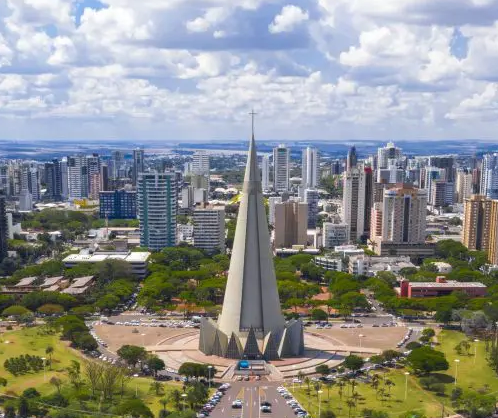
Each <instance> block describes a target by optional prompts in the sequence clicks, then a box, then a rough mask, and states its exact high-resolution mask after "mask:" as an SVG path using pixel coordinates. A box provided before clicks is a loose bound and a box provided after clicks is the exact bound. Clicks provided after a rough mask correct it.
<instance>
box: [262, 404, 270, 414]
mask: <svg viewBox="0 0 498 418" xmlns="http://www.w3.org/2000/svg"><path fill="white" fill-rule="evenodd" d="M261 412H263V413H265V414H270V413H271V407H270V406H262V407H261Z"/></svg>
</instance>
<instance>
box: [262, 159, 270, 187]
mask: <svg viewBox="0 0 498 418" xmlns="http://www.w3.org/2000/svg"><path fill="white" fill-rule="evenodd" d="M261 186H262V187H263V190H269V189H270V157H269V156H268V155H263V158H262V160H261Z"/></svg>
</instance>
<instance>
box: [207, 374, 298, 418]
mask: <svg viewBox="0 0 498 418" xmlns="http://www.w3.org/2000/svg"><path fill="white" fill-rule="evenodd" d="M278 386H279V384H278V383H274V382H271V383H270V382H264V381H259V382H233V383H232V387H231V388H230V389H229V390H228V391H227V392H226V393H225V396H223V397H222V398H221V401H220V403H219V404H218V405H217V406H216V408H215V409H214V410H213V411H212V412H211V414H210V415H209V416H210V417H212V418H292V417H294V416H295V415H294V411H293V410H292V408H291V407H290V406H288V405H287V404H286V403H285V399H284V398H283V397H282V396H281V395H280V394H279V393H278V392H277V387H278ZM235 399H240V400H241V401H242V403H243V407H242V409H236V408H232V402H233V401H234V400H235ZM263 401H268V402H271V409H272V411H271V412H270V413H263V412H260V410H259V405H260V402H263Z"/></svg>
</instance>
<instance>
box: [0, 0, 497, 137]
mask: <svg viewBox="0 0 498 418" xmlns="http://www.w3.org/2000/svg"><path fill="white" fill-rule="evenodd" d="M453 6H454V9H452V11H451V13H448V10H447V2H446V1H443V0H437V1H432V2H417V1H415V0H403V1H401V2H400V1H395V0H383V1H382V2H381V3H380V2H377V1H366V0H356V1H354V2H346V1H344V0H341V1H334V2H333V1H330V0H320V1H318V2H316V1H311V0H304V1H299V2H292V1H282V0H272V1H269V0H238V1H222V0H217V1H213V0H209V1H208V0H192V1H189V2H186V1H180V0H175V1H168V2H164V1H153V0H150V1H147V2H145V3H144V4H138V3H136V2H135V1H132V0H121V1H119V2H118V1H116V0H102V1H99V0H82V1H77V2H76V1H69V0H53V1H51V2H47V1H37V2H33V1H16V2H14V1H12V0H8V1H7V3H6V6H5V7H2V8H0V20H1V21H2V23H3V25H1V26H2V29H1V30H0V69H1V70H0V73H1V75H0V97H1V98H2V103H4V105H3V106H2V110H1V111H0V120H1V121H2V137H4V138H6V139H26V140H32V141H34V140H41V139H53V140H54V141H57V140H59V141H60V140H63V139H68V138H70V139H75V140H77V139H88V138H91V139H105V140H112V139H118V138H127V139H132V138H145V139H144V140H160V139H164V140H171V139H179V140H192V139H204V140H208V139H211V138H220V139H224V140H227V139H234V138H237V137H238V136H239V132H241V131H243V127H244V126H245V116H244V115H245V111H246V110H248V109H250V108H251V107H254V108H255V110H256V111H257V112H258V113H260V121H259V129H260V130H261V131H262V132H265V137H269V138H274V139H275V140H281V139H290V140H296V139H306V138H320V139H324V140H326V139H330V140H339V139H342V138H349V139H352V140H355V139H362V138H372V139H382V140H384V141H387V140H390V139H394V140H397V138H396V137H397V136H398V135H399V132H403V136H404V138H406V139H414V138H421V139H433V140H443V139H450V138H461V139H465V138H475V137H477V138H483V139H492V138H493V137H494V132H495V129H494V116H495V113H496V110H495V109H496V105H497V96H498V87H497V84H496V82H495V77H494V73H493V71H492V70H491V69H492V68H494V62H495V60H496V58H497V53H496V51H495V50H493V49H491V48H490V47H489V46H488V45H491V44H492V43H493V36H494V31H495V27H494V25H493V22H494V21H495V19H496V18H497V17H498V16H497V15H498V8H497V7H496V1H494V0H490V1H487V2H477V1H463V0H459V1H456V2H454V4H453ZM102 40H105V41H102Z"/></svg>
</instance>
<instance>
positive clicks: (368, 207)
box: [363, 167, 374, 237]
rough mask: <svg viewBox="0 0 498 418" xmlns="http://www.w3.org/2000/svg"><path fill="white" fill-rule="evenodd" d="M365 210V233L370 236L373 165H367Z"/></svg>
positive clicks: (365, 169)
mask: <svg viewBox="0 0 498 418" xmlns="http://www.w3.org/2000/svg"><path fill="white" fill-rule="evenodd" d="M364 171H365V210H364V221H363V235H364V236H365V237H369V236H370V217H371V216H372V205H373V198H374V172H373V170H372V168H371V167H365V168H364Z"/></svg>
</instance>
